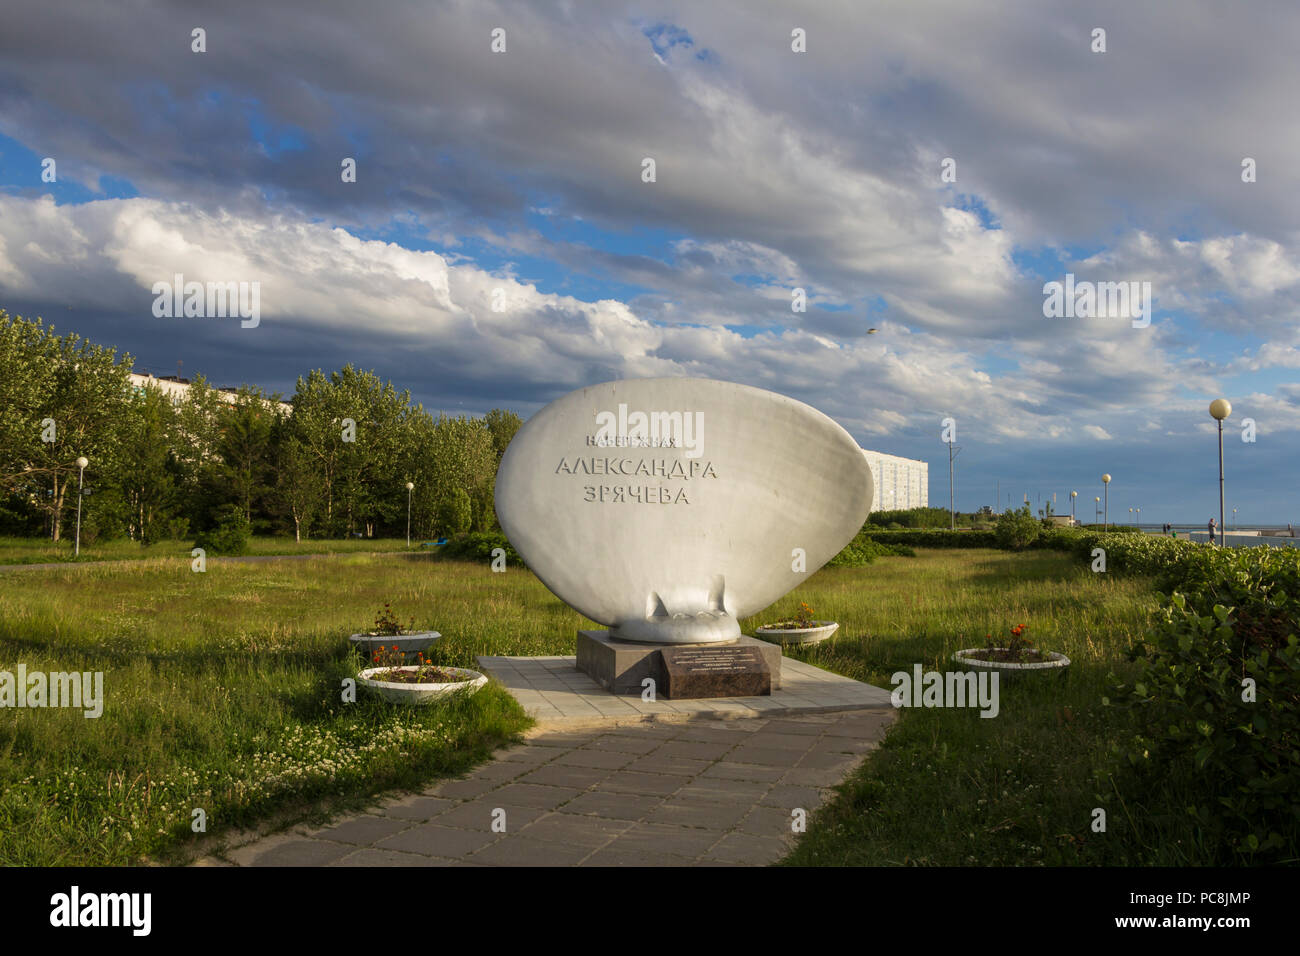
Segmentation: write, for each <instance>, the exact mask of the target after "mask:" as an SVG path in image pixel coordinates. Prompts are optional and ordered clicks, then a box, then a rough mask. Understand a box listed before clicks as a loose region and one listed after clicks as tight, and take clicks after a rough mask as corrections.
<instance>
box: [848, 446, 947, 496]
mask: <svg viewBox="0 0 1300 956" xmlns="http://www.w3.org/2000/svg"><path fill="white" fill-rule="evenodd" d="M862 454H863V455H864V456H865V457H866V459H867V464H868V465H869V466H870V467H871V478H872V483H873V484H874V486H875V489H874V491H873V492H872V496H871V510H872V511H899V510H902V509H904V508H927V507H929V505H930V465H929V463H928V462H924V461H917V460H916V459H915V458H899V457H898V456H897V455H885V454H882V453H881V452H878V451H867V450H866V449H865V448H864V449H862Z"/></svg>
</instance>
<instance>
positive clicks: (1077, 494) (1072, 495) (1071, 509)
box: [1070, 491, 1079, 527]
mask: <svg viewBox="0 0 1300 956" xmlns="http://www.w3.org/2000/svg"><path fill="white" fill-rule="evenodd" d="M1077 497H1079V493H1078V492H1077V491H1072V492H1070V527H1074V525H1075V520H1074V499H1075V498H1077Z"/></svg>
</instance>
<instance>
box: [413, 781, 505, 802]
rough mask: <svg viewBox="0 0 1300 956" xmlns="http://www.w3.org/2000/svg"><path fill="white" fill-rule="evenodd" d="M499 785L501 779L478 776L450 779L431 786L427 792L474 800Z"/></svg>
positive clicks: (456, 798) (434, 794)
mask: <svg viewBox="0 0 1300 956" xmlns="http://www.w3.org/2000/svg"><path fill="white" fill-rule="evenodd" d="M499 786H501V781H499V780H479V779H478V778H477V777H470V778H469V779H467V780H448V781H447V782H446V783H443V784H440V785H439V786H437V787H430V788H429V790H428V791H426V792H427V793H429V794H430V795H431V796H438V797H451V798H452V799H455V800H472V799H474V798H475V797H481V796H482V795H483V794H485V793H487V792H489V791H491V790H495V789H496V788H497V787H499Z"/></svg>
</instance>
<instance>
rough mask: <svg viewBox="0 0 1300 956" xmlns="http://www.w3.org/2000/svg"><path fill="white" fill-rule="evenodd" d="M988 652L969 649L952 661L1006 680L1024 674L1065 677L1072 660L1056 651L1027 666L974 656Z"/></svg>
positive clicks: (984, 649) (954, 656)
mask: <svg viewBox="0 0 1300 956" xmlns="http://www.w3.org/2000/svg"><path fill="white" fill-rule="evenodd" d="M987 650H988V648H986V647H968V648H966V649H964V650H960V651H958V652H957V653H955V654H953V655H952V659H953V661H955V662H956V663H958V664H960V665H961V666H962V667H964V668H966V669H967V670H972V671H989V672H993V671H996V672H997V673H999V674H1001V675H1002V676H1003V677H1004V678H1005V677H1019V676H1020V675H1022V674H1056V675H1058V676H1062V677H1063V676H1064V675H1065V673H1066V668H1067V667H1069V666H1070V659H1069V658H1068V657H1066V656H1065V655H1064V654H1058V653H1056V652H1055V651H1048V652H1047V660H1045V661H1032V662H1029V663H1025V664H1021V663H1017V662H1015V661H985V660H981V659H979V658H978V657H974V656H972V655H974V654H980V653H983V652H984V651H987ZM997 650H1005V648H1001V647H999V648H997Z"/></svg>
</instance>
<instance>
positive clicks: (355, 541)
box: [0, 535, 420, 564]
mask: <svg viewBox="0 0 1300 956" xmlns="http://www.w3.org/2000/svg"><path fill="white" fill-rule="evenodd" d="M193 547H194V539H193V538H186V539H184V540H176V541H155V542H153V543H151V544H141V543H139V542H138V541H131V540H129V539H127V538H113V539H111V540H108V541H96V542H94V543H90V544H88V543H86V542H82V545H81V554H80V555H78V556H76V557H74V556H73V553H72V552H73V542H72V538H71V537H68V538H66V539H64V540H62V541H59V542H53V541H50V540H48V539H46V538H5V537H0V564H53V563H55V562H60V561H67V562H72V561H89V562H94V561H140V560H144V559H147V558H180V557H185V558H188V557H189V554H190V550H191V549H192V548H193ZM405 550H406V539H405V538H341V539H337V540H336V539H330V538H319V539H318V538H312V539H309V540H306V541H294V540H293V538H290V537H285V536H279V535H277V536H262V537H258V536H254V537H252V538H250V539H249V541H248V552H247V553H248V554H277V555H278V554H352V553H357V552H369V551H405ZM411 550H412V551H418V550H420V542H419V541H417V540H416V539H414V538H412V539H411Z"/></svg>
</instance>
